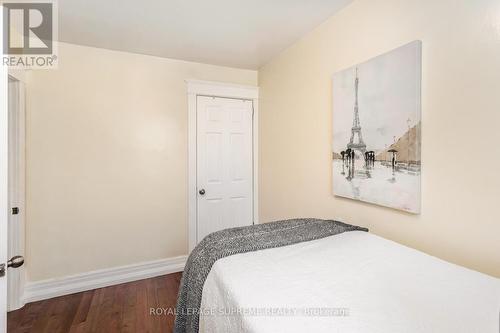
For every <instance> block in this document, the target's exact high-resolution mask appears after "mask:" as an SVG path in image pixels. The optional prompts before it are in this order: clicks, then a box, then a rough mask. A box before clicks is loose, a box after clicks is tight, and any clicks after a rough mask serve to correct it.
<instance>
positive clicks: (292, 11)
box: [58, 0, 351, 69]
mask: <svg viewBox="0 0 500 333" xmlns="http://www.w3.org/2000/svg"><path fill="white" fill-rule="evenodd" d="M349 2H351V0H246V1H243V0H145V1H137V0H62V1H59V2H58V5H59V40H60V41H63V42H68V43H74V44H80V45H88V46H94V47H100V48H106V49H112V50H120V51H127V52H134V53H141V54H149V55H155V56H160V57H166V58H174V59H182V60H189V61H197V62H202V63H208V64H215V65H224V66H232V67H239V68H248V69H258V68H259V67H260V66H262V65H263V64H265V63H266V62H267V61H269V60H270V59H271V58H272V57H273V56H274V55H276V54H277V53H279V52H280V51H282V50H283V49H285V48H286V47H288V46H289V45H291V44H292V43H293V42H295V41H296V40H297V39H299V38H300V37H302V36H303V35H304V34H306V33H307V32H308V31H310V30H312V29H313V28H314V27H316V26H318V25H319V24H320V23H321V22H323V21H324V20H326V19H327V18H328V17H329V16H331V15H333V14H334V13H335V12H336V11H338V10H339V9H341V8H342V7H344V6H345V5H347V4H348V3H349Z"/></svg>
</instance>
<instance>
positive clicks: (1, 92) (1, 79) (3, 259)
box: [0, 5, 8, 333]
mask: <svg viewBox="0 0 500 333" xmlns="http://www.w3.org/2000/svg"><path fill="white" fill-rule="evenodd" d="M0 10H1V11H2V12H3V7H2V6H1V5H0ZM2 18H3V15H0V45H3V40H2V39H3V23H2ZM7 123H8V113H7V68H6V67H5V66H2V65H0V333H4V332H6V331H7V277H6V276H5V275H4V273H3V271H4V269H3V268H2V265H5V264H6V263H7V217H8V208H7V179H8V178H7V163H8V162H7V159H8V158H7V152H8V133H7V130H8V128H7ZM5 270H6V269H5Z"/></svg>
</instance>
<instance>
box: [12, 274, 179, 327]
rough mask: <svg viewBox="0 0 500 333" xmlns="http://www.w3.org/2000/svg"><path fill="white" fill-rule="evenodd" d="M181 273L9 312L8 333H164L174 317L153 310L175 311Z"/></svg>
mask: <svg viewBox="0 0 500 333" xmlns="http://www.w3.org/2000/svg"><path fill="white" fill-rule="evenodd" d="M181 276H182V273H175V274H169V275H165V276H160V277H156V278H152V279H146V280H141V281H135V282H130V283H125V284H121V285H116V286H111V287H107V288H100V289H96V290H90V291H85V292H82V293H77V294H72V295H67V296H62V297H57V298H53V299H48V300H44V301H40V302H33V303H29V304H26V305H25V306H24V308H22V309H19V310H16V311H12V312H9V314H8V329H7V332H8V333H44V332H49V333H67V332H69V333H94V332H95V333H100V332H103V333H113V332H120V333H135V332H137V333H139V332H140V333H160V332H161V333H164V332H172V330H173V323H174V316H171V315H170V316H169V315H167V314H161V315H159V316H155V315H151V314H150V308H164V309H168V308H174V307H175V304H176V301H177V293H178V289H179V282H180V278H181Z"/></svg>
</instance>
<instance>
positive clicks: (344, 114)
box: [332, 41, 422, 214]
mask: <svg viewBox="0 0 500 333" xmlns="http://www.w3.org/2000/svg"><path fill="white" fill-rule="evenodd" d="M421 59H422V43H421V42H420V41H415V42H412V43H410V44H407V45H405V46H402V47H400V48H398V49H396V50H393V51H391V52H388V53H386V54H383V55H380V56H378V57H376V58H373V59H371V60H369V61H367V62H364V63H361V64H358V65H356V66H353V67H351V68H348V69H346V70H343V71H340V72H338V73H335V74H334V75H333V154H332V163H333V193H334V195H336V196H341V197H345V198H350V199H354V200H360V201H365V202H369V203H373V204H378V205H382V206H387V207H391V208H396V209H400V210H404V211H407V212H411V213H415V214H418V213H420V192H421V190H420V181H421V180H420V173H421V168H422V162H421V159H420V150H421V138H420V133H421V119H420V117H421V115H420V114H421V71H422V69H421V68H422V60H421Z"/></svg>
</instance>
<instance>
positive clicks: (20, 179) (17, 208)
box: [7, 77, 25, 311]
mask: <svg viewBox="0 0 500 333" xmlns="http://www.w3.org/2000/svg"><path fill="white" fill-rule="evenodd" d="M8 94H9V95H8V96H9V104H8V105H9V106H8V113H9V123H8V127H9V129H8V131H9V140H8V141H9V165H8V175H9V180H8V205H9V206H8V208H9V210H10V214H9V218H8V230H9V235H8V237H9V242H8V243H9V248H8V251H7V254H8V256H7V258H9V259H12V264H13V266H15V268H14V267H12V268H10V269H9V278H8V279H7V296H8V301H7V309H8V310H9V311H12V310H17V309H19V308H21V307H22V306H23V305H24V304H23V303H22V292H23V289H24V266H19V267H18V265H19V264H21V263H22V262H24V259H23V258H22V256H24V216H25V215H24V212H25V209H24V183H25V174H24V172H25V167H24V160H25V156H24V155H25V150H24V138H25V135H24V131H25V126H24V124H25V122H24V117H25V112H24V84H23V83H22V82H20V81H18V80H16V79H14V78H11V77H9V87H8Z"/></svg>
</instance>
